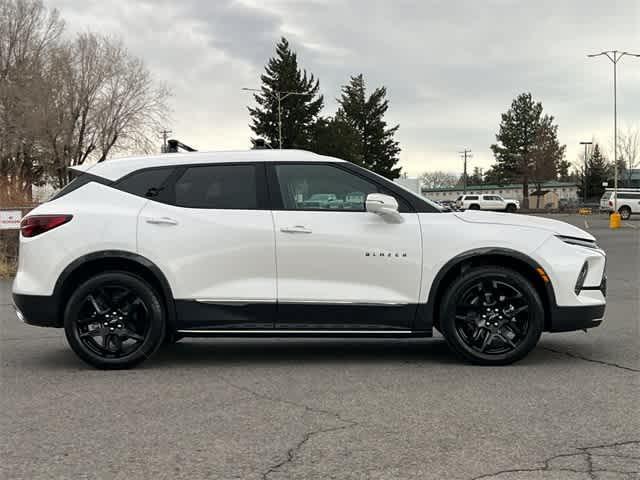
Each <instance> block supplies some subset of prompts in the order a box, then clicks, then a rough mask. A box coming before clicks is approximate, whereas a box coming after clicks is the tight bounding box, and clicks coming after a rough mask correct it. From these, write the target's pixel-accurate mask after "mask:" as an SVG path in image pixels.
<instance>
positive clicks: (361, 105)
mask: <svg viewBox="0 0 640 480" xmlns="http://www.w3.org/2000/svg"><path fill="white" fill-rule="evenodd" d="M386 96H387V89H386V88H385V87H379V88H376V89H375V90H374V91H373V93H372V94H371V95H370V96H369V97H368V98H367V95H366V88H365V82H364V78H363V76H362V74H360V75H357V76H355V77H351V81H350V82H349V84H348V85H345V86H343V87H342V96H341V97H340V98H339V99H338V103H339V104H340V107H339V109H338V112H337V114H336V118H337V119H339V120H340V121H344V122H346V123H347V124H348V125H350V126H351V127H352V128H353V129H354V130H355V131H356V132H357V133H358V141H357V143H356V147H357V148H356V151H357V152H358V155H357V158H356V159H355V161H357V163H360V164H361V165H362V166H364V167H366V168H369V169H371V170H373V171H374V172H376V173H379V174H380V175H383V176H385V177H387V178H390V179H394V178H397V177H398V176H399V175H400V167H396V164H397V163H398V161H399V157H398V155H399V153H400V145H399V143H398V142H397V141H396V140H395V139H394V135H395V133H396V132H397V131H398V128H399V125H396V126H395V127H391V128H389V127H387V122H386V121H385V120H384V114H385V113H386V112H387V110H388V108H389V100H387V99H386Z"/></svg>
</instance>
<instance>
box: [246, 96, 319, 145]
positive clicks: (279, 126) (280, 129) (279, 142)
mask: <svg viewBox="0 0 640 480" xmlns="http://www.w3.org/2000/svg"><path fill="white" fill-rule="evenodd" d="M242 90H244V91H245V92H260V93H264V92H263V91H262V90H260V89H257V88H243V89H242ZM273 93H274V94H275V97H276V99H277V100H278V148H279V149H280V150H282V100H284V99H285V98H287V97H288V96H290V95H298V96H304V95H309V93H304V92H287V91H280V90H275V91H274V92H273Z"/></svg>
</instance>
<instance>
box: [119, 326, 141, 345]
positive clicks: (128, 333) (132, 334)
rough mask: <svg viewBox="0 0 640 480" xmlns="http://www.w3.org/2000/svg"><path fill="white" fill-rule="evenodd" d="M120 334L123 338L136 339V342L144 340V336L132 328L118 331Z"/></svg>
mask: <svg viewBox="0 0 640 480" xmlns="http://www.w3.org/2000/svg"><path fill="white" fill-rule="evenodd" d="M120 335H121V336H123V337H125V338H131V339H133V340H136V341H138V342H142V341H143V340H144V337H143V336H142V335H140V334H139V333H136V332H134V331H133V330H130V329H128V328H125V329H123V330H122V331H121V332H120Z"/></svg>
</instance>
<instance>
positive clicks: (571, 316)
mask: <svg viewBox="0 0 640 480" xmlns="http://www.w3.org/2000/svg"><path fill="white" fill-rule="evenodd" d="M605 308H606V305H605V304H601V305H580V306H572V307H558V306H556V307H554V308H553V309H552V311H551V330H550V331H551V332H572V331H574V330H585V329H587V328H593V327H597V326H598V325H600V324H601V323H602V321H603V320H604V312H605Z"/></svg>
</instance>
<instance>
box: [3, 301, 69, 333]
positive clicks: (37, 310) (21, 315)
mask: <svg viewBox="0 0 640 480" xmlns="http://www.w3.org/2000/svg"><path fill="white" fill-rule="evenodd" d="M13 304H14V305H15V307H16V313H17V315H18V319H20V320H22V321H23V322H24V323H28V324H29V325H36V326H38V327H62V324H61V321H60V315H59V314H58V305H57V302H56V301H55V298H54V297H53V296H51V295H23V294H20V293H14V294H13Z"/></svg>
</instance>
